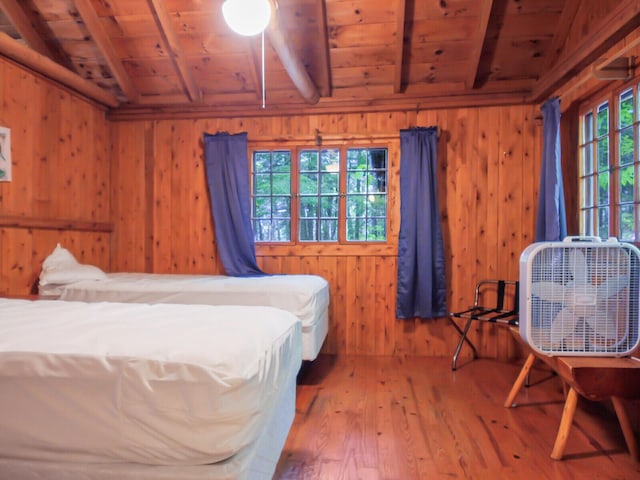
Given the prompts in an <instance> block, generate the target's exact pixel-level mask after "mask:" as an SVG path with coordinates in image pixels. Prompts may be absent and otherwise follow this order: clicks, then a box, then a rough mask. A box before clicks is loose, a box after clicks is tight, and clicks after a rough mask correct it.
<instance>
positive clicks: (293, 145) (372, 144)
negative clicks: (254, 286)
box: [248, 139, 394, 251]
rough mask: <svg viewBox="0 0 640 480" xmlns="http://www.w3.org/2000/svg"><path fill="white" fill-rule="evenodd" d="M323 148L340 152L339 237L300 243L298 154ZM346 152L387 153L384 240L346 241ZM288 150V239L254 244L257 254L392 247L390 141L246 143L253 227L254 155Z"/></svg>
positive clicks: (301, 241)
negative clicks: (301, 250) (297, 249)
mask: <svg viewBox="0 0 640 480" xmlns="http://www.w3.org/2000/svg"><path fill="white" fill-rule="evenodd" d="M325 149H337V150H339V152H340V170H339V173H340V175H339V180H338V182H339V192H338V238H337V240H336V241H304V240H300V238H299V237H300V232H299V220H300V218H299V213H300V191H299V189H300V165H299V159H300V152H302V151H303V150H325ZM349 149H385V150H386V171H385V179H386V191H385V197H386V207H385V211H386V214H385V240H357V241H351V240H347V239H346V237H347V223H346V222H347V211H346V205H347V191H346V189H347V150H349ZM283 150H287V151H290V152H291V189H290V191H291V225H290V229H291V238H290V240H289V241H283V242H274V241H267V242H264V241H256V242H255V246H256V249H257V251H269V250H278V247H285V248H286V247H289V248H296V247H301V248H313V247H319V248H321V249H325V248H329V249H331V248H332V247H334V248H335V249H336V250H338V251H339V250H340V249H342V248H345V247H352V246H353V247H357V246H363V247H365V248H370V247H375V246H381V247H383V248H386V247H388V246H392V245H394V243H393V239H392V238H390V237H391V234H392V232H391V231H390V225H391V222H390V220H391V210H392V208H391V207H392V206H391V204H390V201H389V200H390V198H391V193H390V183H391V152H392V146H391V144H389V142H385V141H379V140H375V139H372V140H367V141H365V140H362V141H347V140H344V141H331V142H327V143H326V144H324V143H322V144H321V145H318V144H317V143H314V142H312V141H299V142H286V144H283V143H280V142H277V141H273V142H270V141H261V142H253V143H251V142H250V144H249V148H248V162H249V176H250V195H251V215H252V225H253V180H254V172H253V157H254V153H255V152H258V151H270V152H274V151H283Z"/></svg>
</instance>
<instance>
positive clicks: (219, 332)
mask: <svg viewBox="0 0 640 480" xmlns="http://www.w3.org/2000/svg"><path fill="white" fill-rule="evenodd" d="M300 335H301V328H300V322H299V321H298V319H297V318H296V317H295V316H294V315H292V314H290V313H288V312H284V311H282V310H279V309H274V308H270V307H243V306H218V307H211V306H205V305H147V304H113V303H92V304H86V303H82V302H60V301H55V302H53V301H43V300H41V301H33V302H31V301H26V300H7V299H0V391H1V392H2V394H1V395H0V457H1V459H0V472H5V473H6V472H10V471H13V470H11V468H10V467H15V466H16V465H18V470H20V468H19V466H20V465H21V463H22V464H23V465H34V464H35V465H40V466H42V465H44V464H46V463H47V462H50V463H51V462H52V464H54V465H55V464H62V465H64V463H65V462H67V463H68V464H71V465H76V466H78V465H80V466H82V465H85V466H86V465H91V464H95V465H97V464H100V465H102V466H101V467H100V468H103V467H104V468H106V469H107V470H114V469H115V470H118V469H119V468H120V467H118V466H116V465H118V464H129V465H130V466H131V467H133V468H134V469H135V468H136V467H135V465H136V464H144V465H169V466H171V467H166V468H168V469H169V470H170V469H172V468H176V469H178V470H180V469H181V468H186V469H187V470H189V469H191V470H193V469H195V470H198V468H197V466H203V467H208V465H205V464H209V463H212V462H219V463H217V464H216V465H220V466H221V469H222V470H221V471H223V470H224V468H222V466H223V465H225V464H227V465H233V463H234V459H236V458H238V459H241V458H242V457H243V456H247V455H249V454H250V453H251V452H252V451H255V450H256V448H257V447H256V442H257V441H258V440H259V439H260V438H262V436H263V434H264V430H265V426H266V425H267V424H268V423H269V422H272V421H273V415H274V414H275V412H276V411H277V410H278V404H279V402H280V401H281V400H282V399H283V398H284V397H285V396H286V395H289V396H291V388H292V387H291V385H293V388H295V375H296V374H297V372H298V369H299V367H300V364H301V338H300ZM292 379H293V381H292ZM286 385H289V390H288V393H287V389H286V388H285V386H286ZM294 392H295V391H294ZM294 395H295V393H294ZM289 421H290V420H289ZM289 425H290V423H289ZM287 430H288V426H287ZM252 449H253V450H252ZM7 459H10V460H9V461H8V460H7ZM12 461H13V463H12ZM105 465H106V467H105ZM274 465H275V464H274ZM191 466H193V467H191ZM82 468H84V467H82ZM88 468H89V470H91V467H90V466H89V467H88ZM162 468H165V467H162ZM225 468H226V467H225ZM229 469H231V470H230V471H233V469H232V468H231V467H229V468H227V470H229ZM161 471H162V469H159V470H158V471H157V473H160V472H161ZM63 472H64V469H63ZM169 477H170V474H169ZM169 477H167V478H169ZM87 478H91V477H87ZM113 478H117V476H116V477H113ZM132 478H133V477H132ZM158 478H160V477H158ZM204 478H209V477H208V476H205V477H204ZM210 478H218V477H213V476H212V477H210ZM220 478H226V477H220ZM232 478H233V477H232Z"/></svg>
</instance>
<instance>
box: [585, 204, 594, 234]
mask: <svg viewBox="0 0 640 480" xmlns="http://www.w3.org/2000/svg"><path fill="white" fill-rule="evenodd" d="M582 226H583V229H582V233H583V234H584V235H591V236H593V235H595V232H594V230H593V210H592V209H588V210H583V212H582Z"/></svg>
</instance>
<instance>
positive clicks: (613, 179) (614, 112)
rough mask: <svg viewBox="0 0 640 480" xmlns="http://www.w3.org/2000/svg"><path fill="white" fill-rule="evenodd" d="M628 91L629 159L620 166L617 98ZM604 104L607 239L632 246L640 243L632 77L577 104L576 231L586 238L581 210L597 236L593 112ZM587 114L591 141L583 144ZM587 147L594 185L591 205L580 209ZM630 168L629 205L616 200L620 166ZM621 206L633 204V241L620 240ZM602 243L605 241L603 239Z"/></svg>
mask: <svg viewBox="0 0 640 480" xmlns="http://www.w3.org/2000/svg"><path fill="white" fill-rule="evenodd" d="M629 90H631V91H632V92H633V121H632V123H631V127H630V128H632V129H633V141H634V148H633V159H632V162H631V163H629V164H625V165H622V164H621V158H620V148H621V143H622V141H621V138H622V133H621V132H622V131H623V130H624V129H626V128H629V127H628V126H627V127H621V126H620V122H621V120H620V119H621V111H620V103H621V96H622V95H623V94H624V93H625V92H627V91H629ZM604 103H608V106H609V123H608V139H609V144H608V156H609V186H608V194H609V203H608V207H609V219H608V226H607V227H608V236H609V237H615V238H617V239H618V240H620V241H629V242H630V243H634V244H636V245H638V244H640V138H639V136H640V134H639V131H640V78H638V77H636V78H633V79H631V80H630V81H628V82H625V83H624V84H622V85H619V86H618V87H616V88H614V89H611V90H609V91H607V92H600V93H599V94H597V95H594V96H592V97H591V98H589V99H587V100H585V101H584V102H582V103H581V105H580V108H579V111H578V125H579V128H578V132H579V135H578V152H577V153H578V155H577V156H578V178H577V181H578V199H577V202H578V205H577V208H578V220H579V231H580V234H581V235H586V234H587V233H586V222H585V220H586V216H585V211H586V210H589V209H591V210H592V214H591V215H590V217H591V221H592V222H593V227H592V228H593V233H591V234H593V235H597V236H599V231H600V230H599V218H598V213H597V212H598V206H599V205H600V203H598V202H599V199H598V189H599V187H598V182H597V172H598V156H597V151H596V148H595V145H596V139H597V137H596V131H597V116H596V115H597V109H598V106H599V105H602V104H604ZM589 112H591V113H592V114H593V117H592V118H593V139H591V140H590V141H589V142H587V140H586V138H585V125H584V124H585V116H586V115H587V114H588V113H589ZM589 143H590V144H591V145H592V147H591V152H592V162H593V170H594V174H593V177H594V184H593V187H592V190H593V191H592V198H593V206H591V207H586V208H585V207H584V205H583V203H584V202H583V198H584V195H585V184H584V181H583V180H584V178H585V175H584V161H583V160H584V157H583V148H584V147H585V146H586V145H588V144H589ZM628 166H632V167H633V175H634V185H633V195H634V198H633V201H632V202H631V203H629V202H624V201H623V200H622V199H621V197H620V181H621V178H620V175H621V172H622V170H623V167H628ZM624 205H633V218H634V238H633V240H623V239H622V235H621V230H620V223H621V222H620V215H621V211H622V207H623V206H624ZM603 240H606V239H605V238H603Z"/></svg>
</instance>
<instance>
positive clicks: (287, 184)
mask: <svg viewBox="0 0 640 480" xmlns="http://www.w3.org/2000/svg"><path fill="white" fill-rule="evenodd" d="M272 189H273V190H272V193H273V195H288V194H290V193H291V174H290V173H274V174H273V185H272Z"/></svg>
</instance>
